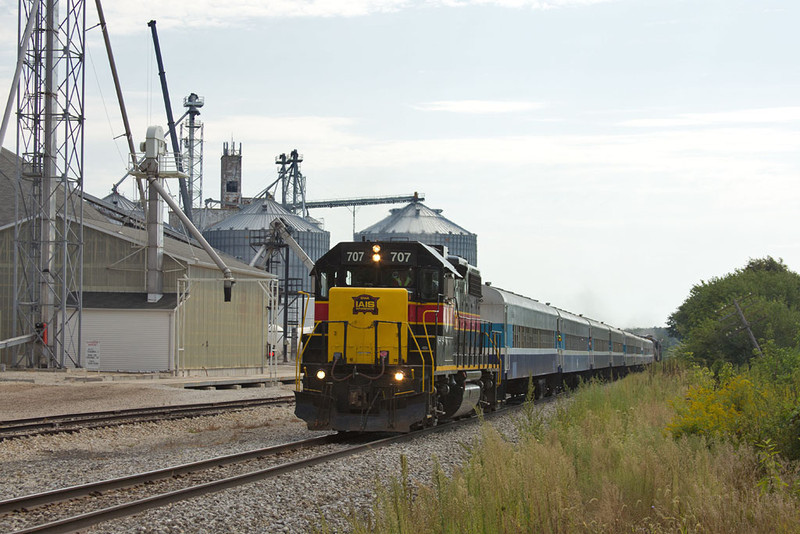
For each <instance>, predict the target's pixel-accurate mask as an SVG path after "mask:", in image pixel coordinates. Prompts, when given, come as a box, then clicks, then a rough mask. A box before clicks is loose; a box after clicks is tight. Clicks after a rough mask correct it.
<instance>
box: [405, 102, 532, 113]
mask: <svg viewBox="0 0 800 534" xmlns="http://www.w3.org/2000/svg"><path fill="white" fill-rule="evenodd" d="M413 108H414V109H417V110H420V111H446V112H450V113H472V114H493V113H517V112H520V111H533V110H536V109H542V108H544V104H542V103H539V102H511V101H504V100H442V101H437V102H428V103H425V104H417V105H415V106H413Z"/></svg>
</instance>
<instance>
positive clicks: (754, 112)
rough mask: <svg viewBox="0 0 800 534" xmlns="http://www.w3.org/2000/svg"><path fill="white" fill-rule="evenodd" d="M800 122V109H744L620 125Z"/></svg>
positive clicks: (644, 120)
mask: <svg viewBox="0 0 800 534" xmlns="http://www.w3.org/2000/svg"><path fill="white" fill-rule="evenodd" d="M798 120H800V107H781V108H760V109H742V110H736V111H722V112H717V113H681V114H679V115H677V116H676V117H669V118H652V119H633V120H628V121H623V122H621V123H619V125H620V126H631V127H635V128H671V127H683V126H714V125H719V124H774V123H785V122H795V121H798Z"/></svg>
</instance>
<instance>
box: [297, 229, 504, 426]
mask: <svg viewBox="0 0 800 534" xmlns="http://www.w3.org/2000/svg"><path fill="white" fill-rule="evenodd" d="M311 274H312V276H314V278H315V295H314V297H315V305H314V306H315V309H314V312H315V324H314V329H313V331H312V332H311V333H310V334H307V335H304V336H303V346H302V351H301V354H300V356H299V358H298V366H299V370H298V372H299V375H301V376H302V389H300V388H298V391H297V392H296V408H295V413H296V414H297V416H298V417H300V418H301V419H303V420H304V421H306V423H307V424H308V427H309V428H310V429H315V430H323V429H333V430H339V431H394V432H408V431H409V430H411V429H412V428H415V427H420V426H427V425H432V424H435V423H436V422H437V421H438V420H439V419H451V418H456V417H459V416H462V415H466V414H468V413H470V412H472V411H473V410H474V409H475V407H476V406H477V405H478V404H482V405H483V407H484V408H488V409H492V408H493V407H494V406H495V405H496V404H497V401H498V393H497V391H498V386H497V384H498V380H499V378H500V360H499V353H498V350H497V347H496V344H495V343H494V340H493V339H492V333H491V331H490V325H489V323H486V322H483V321H481V319H480V302H479V301H480V297H481V277H480V272H479V271H478V270H477V269H476V268H475V267H473V266H471V265H468V264H467V262H466V261H465V260H463V259H462V258H459V257H455V256H449V257H448V256H447V255H446V251H445V250H444V249H443V248H436V247H431V246H428V245H425V244H422V243H419V242H379V243H375V242H352V243H340V244H338V245H336V246H335V247H333V248H332V249H331V250H330V251H329V252H328V253H326V254H325V255H324V256H322V257H321V258H320V259H319V260H318V261H317V263H316V265H315V266H314V269H313V271H312V273H311ZM298 380H300V378H299V377H298Z"/></svg>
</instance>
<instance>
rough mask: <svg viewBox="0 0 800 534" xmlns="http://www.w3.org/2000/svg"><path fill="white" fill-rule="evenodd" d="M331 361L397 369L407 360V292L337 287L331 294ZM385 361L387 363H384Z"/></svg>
mask: <svg viewBox="0 0 800 534" xmlns="http://www.w3.org/2000/svg"><path fill="white" fill-rule="evenodd" d="M328 309H329V316H328V321H329V330H328V339H329V342H328V361H333V358H334V354H335V353H340V354H341V356H342V357H343V358H344V360H343V362H342V363H346V364H366V365H374V364H380V363H385V364H388V365H397V364H399V363H402V362H403V361H405V360H406V348H407V344H408V343H407V338H408V291H406V290H405V289H403V288H356V287H334V288H331V291H330V300H329V308H328ZM384 357H385V358H386V361H385V362H381V359H383V358H384Z"/></svg>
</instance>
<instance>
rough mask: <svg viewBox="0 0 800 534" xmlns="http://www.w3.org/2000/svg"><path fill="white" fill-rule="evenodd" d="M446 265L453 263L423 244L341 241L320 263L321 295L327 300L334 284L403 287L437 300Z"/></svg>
mask: <svg viewBox="0 0 800 534" xmlns="http://www.w3.org/2000/svg"><path fill="white" fill-rule="evenodd" d="M444 268H450V266H449V264H447V263H446V262H445V261H443V260H442V258H441V256H436V252H435V251H432V250H430V249H427V248H424V246H423V245H421V244H419V243H380V244H379V243H364V242H361V243H340V244H339V245H337V246H336V247H335V248H334V249H332V250H331V251H330V252H329V253H328V254H326V255H325V257H323V258H321V260H320V261H319V262H318V263H317V266H316V277H317V298H320V299H327V298H328V291H329V290H330V288H332V287H365V288H370V287H402V288H405V289H406V290H408V292H409V295H410V296H411V297H413V298H417V299H421V300H424V301H431V300H433V301H435V300H437V299H438V297H439V294H440V291H441V289H442V288H443V287H444V285H443V280H442V276H443V269H444ZM451 270H452V269H451Z"/></svg>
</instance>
